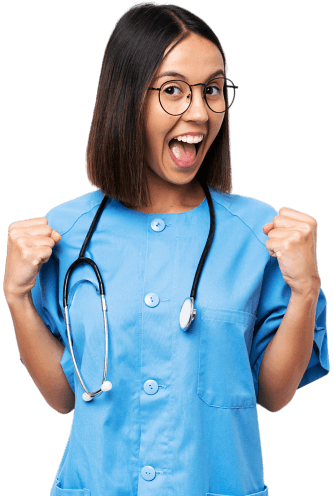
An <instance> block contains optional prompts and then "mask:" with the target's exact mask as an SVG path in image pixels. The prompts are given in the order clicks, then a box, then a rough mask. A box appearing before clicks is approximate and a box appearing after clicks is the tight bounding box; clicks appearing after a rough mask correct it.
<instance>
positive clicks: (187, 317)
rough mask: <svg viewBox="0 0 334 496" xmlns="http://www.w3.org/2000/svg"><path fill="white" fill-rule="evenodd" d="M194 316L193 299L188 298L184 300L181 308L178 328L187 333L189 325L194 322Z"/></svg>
mask: <svg viewBox="0 0 334 496" xmlns="http://www.w3.org/2000/svg"><path fill="white" fill-rule="evenodd" d="M195 315H196V309H195V308H194V298H193V297H192V296H190V297H189V298H186V299H185V300H184V302H183V305H182V307H181V312H180V317H179V322H180V327H181V329H182V330H183V331H187V330H188V329H189V327H190V324H191V323H192V321H193V320H194V318H195Z"/></svg>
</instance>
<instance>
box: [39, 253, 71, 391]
mask: <svg viewBox="0 0 334 496" xmlns="http://www.w3.org/2000/svg"><path fill="white" fill-rule="evenodd" d="M31 295H32V300H33V303H34V306H35V308H36V310H37V312H38V313H39V315H40V317H41V318H42V320H43V322H44V323H45V325H46V326H47V328H48V329H49V330H50V331H51V332H52V334H54V336H56V337H57V338H58V339H59V341H60V342H61V343H62V344H63V345H64V346H65V348H64V352H63V356H62V358H61V362H60V364H61V366H62V369H63V371H64V374H65V375H66V378H67V380H68V382H69V384H70V386H71V388H72V390H73V391H74V369H73V363H72V357H71V353H70V351H69V349H68V345H67V337H66V336H65V334H66V326H65V323H64V316H63V311H62V308H61V307H60V305H59V262H58V260H57V258H56V257H55V255H54V253H52V255H51V257H50V258H49V260H48V261H47V262H46V263H45V264H43V265H42V266H41V269H40V271H39V272H38V274H37V278H36V283H35V286H34V287H33V289H32V290H31Z"/></svg>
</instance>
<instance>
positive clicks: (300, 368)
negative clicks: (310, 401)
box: [258, 286, 320, 411]
mask: <svg viewBox="0 0 334 496" xmlns="http://www.w3.org/2000/svg"><path fill="white" fill-rule="evenodd" d="M319 292H320V286H319V290H317V289H314V290H312V291H309V292H305V294H303V293H294V292H291V297H290V301H289V304H288V307H287V310H286V313H285V315H284V317H283V319H282V322H281V325H280V326H279V328H278V330H277V332H276V334H275V336H274V337H273V338H272V339H271V341H270V342H269V344H268V346H267V349H266V351H265V353H264V355H263V359H262V363H261V367H260V371H259V395H258V402H259V404H261V405H263V406H265V408H267V409H268V410H270V411H278V410H280V409H281V408H283V407H284V406H285V405H287V404H288V403H289V402H290V401H291V399H292V398H293V396H294V394H295V392H296V390H297V388H298V386H299V383H300V381H301V379H302V377H303V375H304V372H305V370H306V368H307V365H308V363H309V361H310V358H311V354H312V348H313V339H314V327H315V313H316V306H317V301H318V297H319Z"/></svg>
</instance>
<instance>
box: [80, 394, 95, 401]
mask: <svg viewBox="0 0 334 496" xmlns="http://www.w3.org/2000/svg"><path fill="white" fill-rule="evenodd" d="M82 399H83V400H84V401H91V400H92V399H93V396H91V395H90V394H87V393H84V394H83V395H82Z"/></svg>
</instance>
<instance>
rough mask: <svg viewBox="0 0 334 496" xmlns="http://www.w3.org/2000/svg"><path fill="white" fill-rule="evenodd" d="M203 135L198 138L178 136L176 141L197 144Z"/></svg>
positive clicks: (185, 135) (186, 135)
mask: <svg viewBox="0 0 334 496" xmlns="http://www.w3.org/2000/svg"><path fill="white" fill-rule="evenodd" d="M203 137H204V136H203V134H201V135H200V136H190V135H189V134H184V135H183V136H178V137H177V138H175V139H177V140H178V141H184V142H185V143H199V142H200V141H202V139H203Z"/></svg>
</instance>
